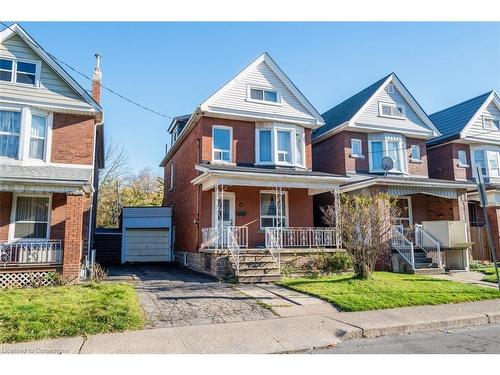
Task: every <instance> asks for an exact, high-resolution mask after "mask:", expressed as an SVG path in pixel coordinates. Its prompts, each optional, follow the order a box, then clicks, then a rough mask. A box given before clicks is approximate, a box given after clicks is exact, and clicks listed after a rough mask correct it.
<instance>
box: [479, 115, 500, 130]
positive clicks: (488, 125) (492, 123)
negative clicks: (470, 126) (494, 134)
mask: <svg viewBox="0 0 500 375" xmlns="http://www.w3.org/2000/svg"><path fill="white" fill-rule="evenodd" d="M498 125H499V120H495V119H494V118H492V117H487V116H483V128H484V129H498Z"/></svg>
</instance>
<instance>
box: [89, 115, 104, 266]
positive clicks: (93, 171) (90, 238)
mask: <svg viewBox="0 0 500 375" xmlns="http://www.w3.org/2000/svg"><path fill="white" fill-rule="evenodd" d="M102 125H103V123H102V122H99V123H97V124H95V126H94V144H93V152H92V167H93V168H92V180H91V186H92V193H91V194H90V198H91V199H90V209H89V226H88V234H87V238H88V241H87V259H90V257H91V255H92V245H93V242H94V239H93V235H92V227H93V226H94V225H93V224H94V194H95V192H96V189H95V187H94V181H95V180H94V177H95V173H96V164H95V163H96V161H95V160H96V157H95V154H96V144H97V142H96V140H97V127H98V126H102ZM97 173H99V172H97Z"/></svg>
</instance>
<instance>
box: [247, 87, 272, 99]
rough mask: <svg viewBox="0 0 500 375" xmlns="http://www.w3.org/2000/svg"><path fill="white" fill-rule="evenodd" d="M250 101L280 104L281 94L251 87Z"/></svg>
mask: <svg viewBox="0 0 500 375" xmlns="http://www.w3.org/2000/svg"><path fill="white" fill-rule="evenodd" d="M248 99H249V100H251V101H258V102H269V103H278V102H279V94H278V91H276V90H268V89H260V88H255V87H249V89H248Z"/></svg>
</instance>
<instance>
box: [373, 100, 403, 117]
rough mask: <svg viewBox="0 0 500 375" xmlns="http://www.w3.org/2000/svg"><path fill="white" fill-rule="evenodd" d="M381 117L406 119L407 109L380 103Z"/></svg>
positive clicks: (397, 105)
mask: <svg viewBox="0 0 500 375" xmlns="http://www.w3.org/2000/svg"><path fill="white" fill-rule="evenodd" d="M378 108H379V116H381V117H391V118H399V119H404V118H406V116H405V112H406V111H405V107H404V106H402V105H399V104H392V103H383V102H379V107H378Z"/></svg>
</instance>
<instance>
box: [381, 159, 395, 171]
mask: <svg viewBox="0 0 500 375" xmlns="http://www.w3.org/2000/svg"><path fill="white" fill-rule="evenodd" d="M392 168H394V160H392V158H391V157H390V156H384V157H383V158H382V169H383V170H384V171H385V174H386V175H387V172H389V171H390V170H391V169H392Z"/></svg>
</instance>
